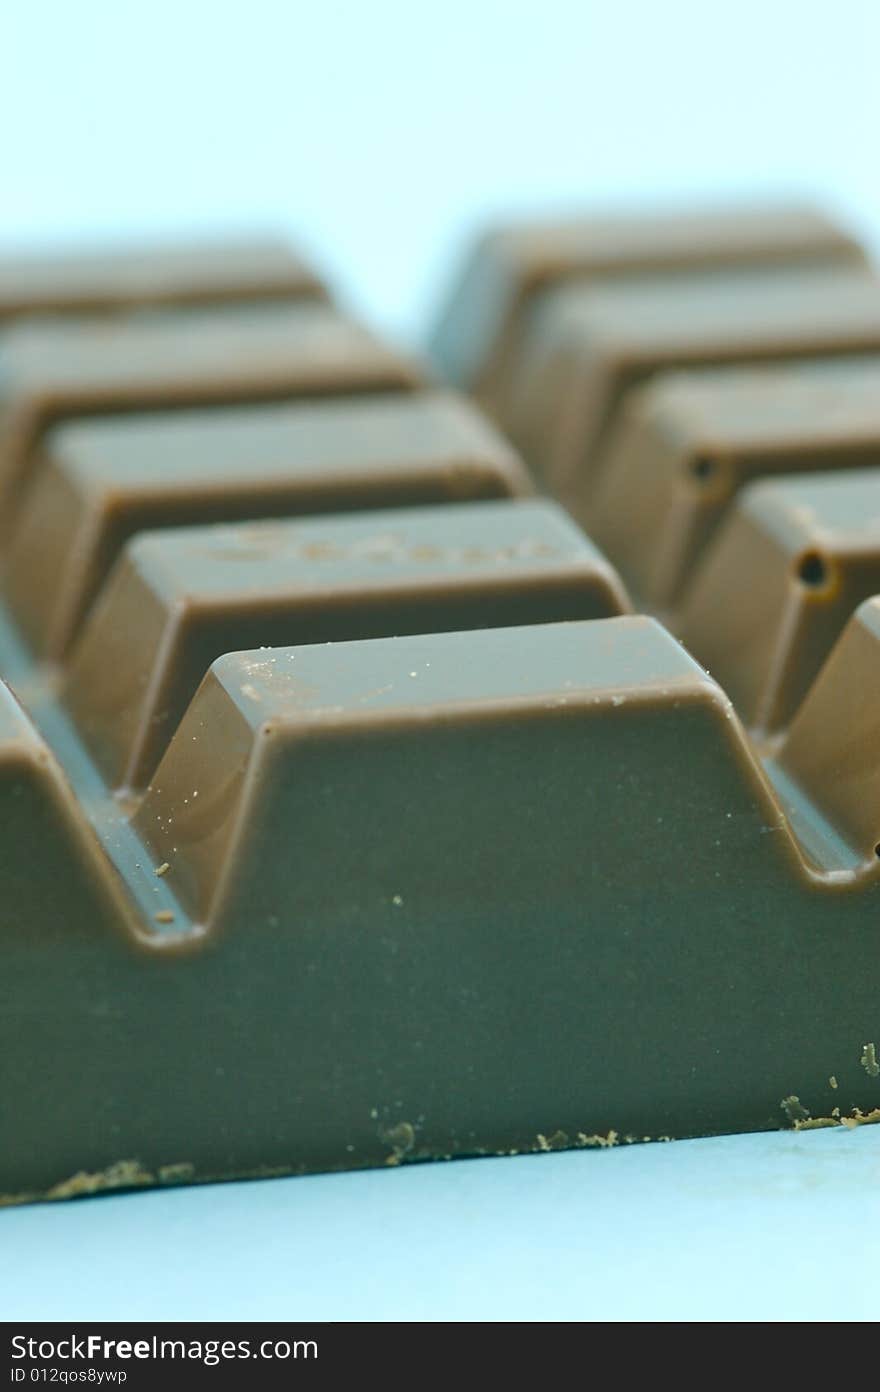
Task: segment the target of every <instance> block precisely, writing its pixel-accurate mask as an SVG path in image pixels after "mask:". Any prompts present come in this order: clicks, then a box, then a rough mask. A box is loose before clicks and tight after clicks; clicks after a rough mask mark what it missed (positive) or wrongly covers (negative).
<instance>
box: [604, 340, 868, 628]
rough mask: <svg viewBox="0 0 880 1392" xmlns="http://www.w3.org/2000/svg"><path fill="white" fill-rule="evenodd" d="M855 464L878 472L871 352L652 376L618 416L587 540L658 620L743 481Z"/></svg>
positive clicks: (672, 602)
mask: <svg viewBox="0 0 880 1392" xmlns="http://www.w3.org/2000/svg"><path fill="white" fill-rule="evenodd" d="M864 465H880V355H878V356H875V357H871V356H867V357H864V358H837V359H835V358H831V359H822V360H819V361H816V362H799V363H785V364H779V365H777V364H770V365H767V366H764V367H760V368H720V369H716V370H711V369H709V370H706V371H703V372H698V373H697V372H691V373H685V372H682V373H668V374H663V373H661V374H660V375H658V376H657V377H655V378H653V379H652V380H651V381H650V383H649V384H648V385H647V386H646V387H642V388H636V389H634V390H633V391H632V392H630V393H628V394H627V397H626V399H625V401H624V404H623V406H622V407H621V410H620V412H619V415H618V419H617V424H616V426H615V428H614V430H613V432H612V434H611V437H610V438H609V443H608V452H607V462H606V466H605V468H604V470H603V473H602V478H601V480H600V481H599V484H598V487H597V492H596V495H595V497H594V498H593V500H592V502H591V504H590V507H589V514H590V521H589V528H590V535H591V536H592V537H593V538H594V540H595V541H597V542H598V543H599V545H600V546H602V547H603V548H604V549H605V550H606V551H607V552H608V554H609V556H611V557H612V558H613V560H614V563H615V565H616V566H617V567H618V569H620V570H621V571H622V573H623V574H624V576H625V578H626V580H627V583H628V584H629V585H630V586H631V588H632V589H633V591H634V592H635V595H636V596H637V598H638V599H639V600H640V601H641V603H642V604H646V605H647V606H648V607H650V608H653V609H660V610H664V611H669V610H670V609H674V607H675V605H676V604H677V603H678V601H679V600H680V598H681V596H682V594H683V591H684V590H685V588H686V586H687V581H688V578H689V576H690V573H691V571H692V569H693V567H694V566H695V564H696V562H697V560H698V559H699V558H700V556H701V555H702V554H703V551H704V549H705V547H706V546H707V544H708V543H709V541H710V540H711V538H712V537H713V536H714V535H715V532H716V530H717V528H718V526H719V524H720V523H721V522H722V521H723V519H724V517H725V516H726V515H727V512H728V510H729V508H730V507H731V506H732V505H733V503H734V501H735V499H736V497H737V495H738V492H739V490H740V488H742V487H743V485H744V484H747V483H749V482H751V481H753V480H755V479H757V478H760V477H765V476H772V475H780V474H789V473H796V474H801V473H806V472H810V471H813V470H824V471H827V470H831V469H847V468H849V469H851V468H857V467H859V466H864Z"/></svg>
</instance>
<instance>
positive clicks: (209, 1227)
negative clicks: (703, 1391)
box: [0, 0, 880, 1320]
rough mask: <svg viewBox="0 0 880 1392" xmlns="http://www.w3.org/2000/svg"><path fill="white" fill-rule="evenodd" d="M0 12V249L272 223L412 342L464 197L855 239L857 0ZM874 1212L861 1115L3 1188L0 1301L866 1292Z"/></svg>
mask: <svg viewBox="0 0 880 1392" xmlns="http://www.w3.org/2000/svg"><path fill="white" fill-rule="evenodd" d="M2 27H3V81H2V84H0V129H2V131H3V158H2V162H0V250H2V249H4V248H5V247H6V246H9V247H10V248H11V247H13V246H15V247H22V246H31V245H42V244H44V243H49V242H57V241H70V240H88V239H89V238H94V237H100V238H102V239H103V238H107V237H123V238H124V237H131V238H140V237H143V236H144V235H145V234H149V233H152V232H157V233H158V232H162V233H181V232H198V231H199V230H211V231H223V230H236V229H237V230H244V229H248V228H252V227H254V226H255V225H257V226H267V225H270V226H272V225H276V226H279V227H281V228H285V229H288V230H290V231H291V232H293V233H294V234H296V235H297V236H299V237H300V238H301V239H302V240H303V241H304V242H305V244H306V245H307V246H308V247H309V249H310V250H311V252H312V254H313V256H314V257H315V258H316V259H317V260H318V261H319V262H320V263H321V264H322V265H323V267H324V269H325V271H326V272H327V273H328V274H329V276H330V277H331V279H333V280H334V281H335V283H336V284H337V286H338V287H339V288H340V289H341V290H342V292H343V293H344V294H345V295H346V297H347V298H348V299H349V300H350V301H351V302H352V303H353V304H354V305H355V306H357V307H358V308H360V309H361V310H363V311H364V312H365V313H367V314H368V315H369V316H370V317H371V318H372V319H373V320H374V321H376V322H377V323H378V324H380V325H381V326H382V327H383V328H385V329H386V330H387V331H390V332H392V333H396V334H398V335H399V336H400V337H401V338H402V339H404V340H408V341H410V342H412V343H414V344H418V343H419V342H420V340H421V338H422V336H423V334H424V332H425V330H426V327H427V324H428V322H429V320H430V317H431V316H432V315H433V313H434V312H435V310H436V307H437V305H438V304H439V301H440V298H441V296H442V294H443V291H444V287H445V281H446V279H447V277H448V276H449V274H450V273H451V270H452V266H453V263H454V260H455V258H456V256H457V253H458V252H459V250H460V248H461V246H462V244H463V242H464V240H465V239H466V237H467V236H468V235H469V234H470V233H471V232H472V230H473V229H474V228H475V227H476V226H478V225H479V224H480V223H481V222H482V221H484V220H485V219H486V218H487V217H490V216H492V217H495V216H504V215H506V214H508V213H511V212H520V211H535V210H537V211H545V210H553V211H555V210H558V209H560V208H562V209H565V208H567V207H569V206H573V205H574V206H590V205H597V204H606V205H607V204H620V203H625V204H632V203H638V202H640V201H645V200H649V201H651V202H657V201H658V200H660V201H670V200H676V199H680V198H687V197H691V196H693V197H697V198H700V199H706V198H707V197H708V198H711V197H712V196H714V195H730V194H756V193H758V194H760V193H762V192H765V193H772V194H785V193H792V194H803V193H807V194H810V193H812V194H815V195H817V196H819V197H820V198H822V199H824V200H825V201H826V202H827V203H828V204H829V205H830V206H831V207H832V208H834V209H836V210H837V211H838V212H839V213H840V214H841V215H842V216H844V217H845V218H847V219H849V221H850V222H851V223H852V224H853V225H854V226H855V227H856V228H857V229H858V230H860V231H862V233H863V234H864V235H865V236H866V237H868V238H869V239H870V240H872V241H873V243H874V244H875V245H877V244H878V243H880V179H878V132H880V84H878V82H877V55H878V52H880V6H878V5H876V4H875V3H873V0H863V3H851V2H849V0H842V2H839V3H837V4H836V5H834V6H831V5H828V4H827V3H825V0H823V3H815V0H791V2H790V0H783V2H782V3H780V2H779V0H777V2H776V3H774V2H773V0H740V3H736V4H731V3H708V4H707V3H705V0H703V3H682V0H666V2H665V3H663V4H654V3H652V2H651V0H643V2H642V3H634V0H614V3H613V4H612V3H609V4H604V5H598V4H595V3H589V0H580V3H578V0H571V3H564V2H563V0H542V2H541V3H517V0H506V2H505V3H487V0H483V3H480V2H479V0H469V3H462V0H446V3H444V4H443V5H440V6H433V7H428V6H418V5H412V4H411V3H406V4H404V3H388V0H385V3H383V2H382V0H374V3H370V4H367V3H363V4H354V3H349V4H332V3H326V2H325V3H323V4H322V5H316V4H313V3H309V4H302V5H300V4H296V3H269V2H268V0H252V2H251V3H248V4H247V5H228V4H227V5H224V4H222V3H213V4H202V3H198V4H186V3H181V0H177V3H169V0H153V3H151V4H149V5H141V4H134V3H131V4H127V5H125V6H121V5H119V4H117V3H98V2H97V0H79V3H76V4H67V3H63V4H62V3H58V4H45V3H44V4H40V3H36V2H34V3H31V4H30V5H29V6H27V7H23V6H19V7H18V8H17V12H16V13H11V12H10V13H7V14H6V15H5V16H4V19H3V26H2ZM878 1038H880V996H878ZM878 1102H880V1082H878ZM878 1219H880V1127H872V1128H864V1129H863V1130H861V1131H858V1132H846V1131H843V1130H841V1131H835V1132H813V1133H802V1134H799V1135H792V1134H782V1135H773V1136H751V1137H733V1138H729V1139H722V1140H709V1141H696V1142H678V1143H674V1144H671V1145H656V1146H639V1147H631V1148H622V1149H619V1150H615V1151H605V1152H601V1153H597V1152H590V1153H579V1154H569V1155H547V1156H539V1157H529V1158H523V1159H519V1160H514V1159H510V1160H504V1161H495V1160H486V1161H479V1162H460V1163H456V1164H451V1165H434V1166H419V1167H413V1168H410V1169H407V1168H406V1167H404V1168H401V1169H398V1170H395V1171H387V1172H381V1173H371V1174H361V1175H342V1176H319V1177H315V1178H310V1179H305V1180H275V1181H267V1182H263V1183H259V1184H249V1185H241V1184H239V1185H224V1186H213V1187H207V1188H203V1189H195V1190H180V1191H174V1192H164V1193H156V1194H143V1195H135V1196H131V1197H116V1198H106V1199H102V1200H89V1201H85V1202H79V1203H75V1204H67V1205H54V1206H42V1207H33V1208H26V1209H19V1210H9V1211H7V1212H4V1213H2V1214H0V1253H2V1264H0V1317H6V1318H10V1319H11V1318H15V1317H20V1316H21V1317H26V1316H32V1317H43V1318H57V1319H61V1318H85V1317H89V1318H92V1319H94V1318H126V1317H128V1318H138V1317H151V1316H154V1317H164V1318H178V1319H186V1318H201V1317H205V1318H216V1319H221V1318H222V1319H231V1318H236V1317H240V1318H259V1317H272V1316H283V1317H291V1318H296V1317H309V1316H313V1317H325V1318H344V1317H351V1318H371V1319H375V1318H379V1319H383V1318H395V1317H400V1318H439V1319H442V1318H496V1319H507V1318H510V1319H513V1318H530V1317H531V1318H542V1319H543V1318H593V1319H636V1318H646V1319H665V1318H674V1319H685V1320H687V1319H823V1320H828V1319H834V1320H859V1319H864V1320H866V1319H871V1318H876V1317H877V1314H878V1309H880V1289H878V1285H880V1283H878V1279H877V1276H876V1250H875V1249H876V1237H875V1234H876V1232H877V1230H878Z"/></svg>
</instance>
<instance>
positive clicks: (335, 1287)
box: [0, 1085, 880, 1320]
mask: <svg viewBox="0 0 880 1392" xmlns="http://www.w3.org/2000/svg"><path fill="white" fill-rule="evenodd" d="M878 1090H880V1085H878ZM878 1228H880V1126H866V1127H863V1128H861V1129H860V1130H858V1131H852V1132H850V1131H846V1130H844V1129H843V1128H841V1129H840V1130H835V1131H812V1132H801V1133H799V1134H792V1133H782V1134H780V1133H775V1134H772V1135H768V1136H736V1137H730V1138H727V1139H721V1140H705V1141H678V1142H674V1143H673V1144H671V1145H637V1146H624V1147H620V1148H619V1149H616V1150H605V1151H589V1152H570V1153H567V1154H560V1155H541V1156H534V1157H527V1158H524V1159H518V1160H514V1159H506V1160H477V1161H457V1162H455V1163H452V1164H436V1165H418V1166H412V1167H409V1168H407V1167H403V1168H400V1169H397V1170H384V1171H372V1172H368V1173H362V1174H354V1175H319V1176H314V1177H311V1178H308V1179H292V1180H291V1179H277V1180H264V1181H262V1182H258V1183H254V1184H246V1185H245V1184H227V1185H212V1186H209V1187H206V1188H203V1189H191V1190H183V1189H178V1190H174V1191H164V1192H162V1193H152V1194H137V1195H131V1196H126V1197H122V1196H120V1197H117V1198H113V1197H107V1198H103V1199H87V1200H84V1201H79V1202H75V1203H68V1204H55V1205H48V1204H47V1205H43V1206H41V1207H33V1208H28V1209H10V1210H8V1211H6V1212H5V1213H3V1214H0V1241H2V1244H3V1245H2V1250H3V1263H2V1274H0V1312H2V1315H3V1316H4V1317H5V1318H6V1319H18V1318H21V1319H27V1318H28V1317H35V1316H40V1317H42V1318H46V1319H71V1320H85V1319H89V1318H91V1319H95V1318H100V1319H133V1320H137V1319H213V1320H232V1319H273V1318H278V1319H362V1320H363V1319H367V1320H386V1319H415V1320H420V1319H429V1320H433V1319H472V1320H473V1319H476V1320H483V1319H493V1320H528V1319H540V1320H546V1319H565V1320H571V1319H586V1320H629V1319H649V1320H795V1319H796V1320H875V1319H876V1318H877V1314H878V1304H880V1302H878V1295H880V1290H878V1278H877V1232H878Z"/></svg>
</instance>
